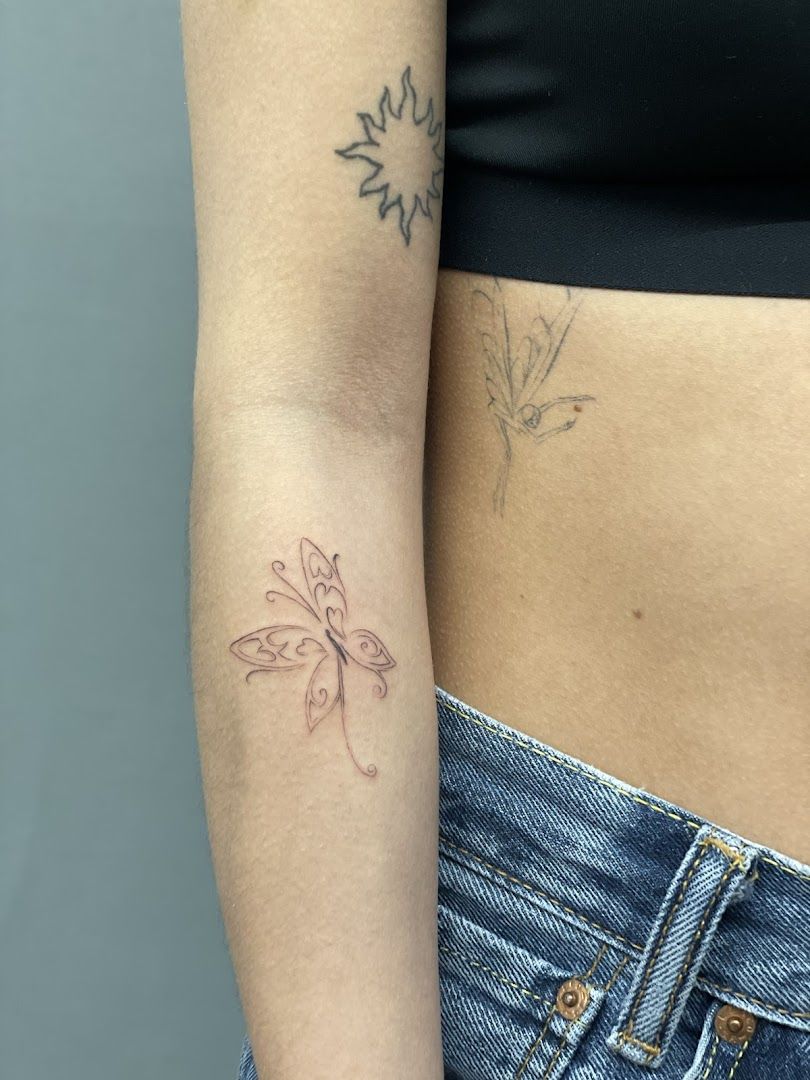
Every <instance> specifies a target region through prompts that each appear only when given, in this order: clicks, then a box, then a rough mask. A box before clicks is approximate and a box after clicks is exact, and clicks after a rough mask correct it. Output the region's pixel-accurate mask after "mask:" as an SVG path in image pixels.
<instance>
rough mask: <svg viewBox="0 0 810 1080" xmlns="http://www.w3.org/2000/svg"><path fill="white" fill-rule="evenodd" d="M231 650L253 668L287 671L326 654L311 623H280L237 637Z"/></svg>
mask: <svg viewBox="0 0 810 1080" xmlns="http://www.w3.org/2000/svg"><path fill="white" fill-rule="evenodd" d="M231 652H232V653H233V654H234V656H238V657H239V659H240V660H244V661H245V663H247V664H250V665H251V667H252V668H253V669H254V670H255V671H291V670H293V669H294V668H300V667H304V666H305V665H306V664H309V663H310V662H311V661H312V659H313V658H314V657H317V656H324V655H326V648H325V647H324V646H323V645H322V644H321V643H320V641H318V640H317V638H316V637H315V636H314V634H313V631H312V629H311V627H308V626H293V625H284V624H280V625H278V626H264V627H262V629H261V630H254V631H253V632H252V633H250V634H245V636H244V637H240V638H237V640H236V641H234V642H233V643H232V644H231Z"/></svg>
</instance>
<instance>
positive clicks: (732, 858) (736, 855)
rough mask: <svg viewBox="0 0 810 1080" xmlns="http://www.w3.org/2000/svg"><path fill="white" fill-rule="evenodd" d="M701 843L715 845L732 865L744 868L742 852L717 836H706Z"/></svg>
mask: <svg viewBox="0 0 810 1080" xmlns="http://www.w3.org/2000/svg"><path fill="white" fill-rule="evenodd" d="M703 843H704V844H708V845H709V846H710V847H716V848H717V850H718V851H722V853H723V854H724V855H725V857H726V858H727V859H728V860H729V862H730V863H731V865H732V866H736V867H739V869H741V870H742V869H744V868H745V858H744V856H743V854H742V852H741V851H738V850H737V848H735V847H732V846H731V844H727V843H726V842H725V841H724V840H721V839H720V838H719V837H718V836H707V837H706V839H705V840H704V841H703Z"/></svg>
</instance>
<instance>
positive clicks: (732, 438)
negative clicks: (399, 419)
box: [426, 270, 810, 860]
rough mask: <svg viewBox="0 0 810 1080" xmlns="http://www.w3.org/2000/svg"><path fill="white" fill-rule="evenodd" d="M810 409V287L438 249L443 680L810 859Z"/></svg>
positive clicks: (436, 519)
mask: <svg viewBox="0 0 810 1080" xmlns="http://www.w3.org/2000/svg"><path fill="white" fill-rule="evenodd" d="M476 290H478V291H476ZM482 294H485V295H482ZM500 301H503V302H505V313H506V324H507V328H508V330H504V326H503V317H502V315H503V312H502V311H500V310H499V308H498V304H499V302H500ZM574 310H575V313H574V314H573V317H572V319H571V322H570V327H569V329H568V332H567V334H566V335H565V337H564V340H563V341H562V345H561V347H560V349H559V353H558V354H557V359H556V362H555V363H554V364H553V366H552V367H551V369H550V371H549V373H548V375H547V376H546V378H545V379H544V380H542V382H540V381H539V379H540V375H539V374H538V373H540V374H542V371H543V370H544V368H545V365H546V364H547V360H544V358H543V354H542V349H541V350H540V351H538V350H535V354H534V368H533V375H532V374H531V373H530V374H528V375H527V374H526V369H525V368H524V367H523V362H524V359H526V358H527V357H528V356H529V354H528V352H523V351H521V341H522V339H524V338H525V337H526V336H527V335H528V334H529V333H530V332H531V327H532V324H533V321H534V337H535V340H536V341H538V342H541V341H542V339H543V337H544V333H545V331H544V329H543V323H542V320H541V321H535V320H537V316H542V317H543V319H545V320H546V322H547V323H548V322H550V321H551V320H552V319H553V318H554V317H555V315H556V316H558V317H559V318H560V319H566V318H567V316H568V315H571V313H572V312H574ZM566 313H567V314H566ZM558 325H560V324H559V323H558ZM507 332H508V336H509V347H508V355H509V356H510V357H511V358H512V360H514V363H513V364H512V365H506V366H503V365H504V354H505V353H506V352H507V350H506V349H505V347H504V346H505V340H506V333H507ZM482 333H487V334H488V335H489V339H488V342H487V343H488V346H489V350H490V352H491V353H493V354H495V359H494V362H493V365H492V367H491V368H490V371H489V374H490V377H491V378H492V383H491V385H490V388H489V390H488V389H487V384H486V377H487V367H486V361H485V349H484V342H483V341H482ZM553 333H554V331H552V335H553ZM524 349H525V346H524ZM499 365H502V366H501V367H499ZM510 382H511V385H510ZM532 382H534V384H535V385H533V386H532V385H531V384H532ZM522 386H525V388H526V392H525V393H524V394H523V397H522V398H521V396H520V390H521V387H522ZM530 391H531V392H530ZM492 395H494V397H495V399H496V401H497V400H500V405H498V404H490V403H489V402H490V398H491V396H492ZM560 398H562V399H566V398H567V399H569V400H567V401H566V400H563V401H560V402H557V399H560ZM552 402H557V403H556V404H549V403H552ZM510 403H511V404H510ZM547 405H548V406H549V407H547V408H544V406H547ZM499 412H500V417H499V416H498V413H499ZM571 420H574V421H575V423H574V424H573V425H572V426H569V427H567V428H566V429H565V430H559V431H557V432H556V433H550V432H552V431H553V429H555V428H562V427H563V426H564V425H566V424H568V422H569V421H571ZM809 424H810V301H805V300H782V299H759V298H743V297H736V298H732V297H718V296H685V295H664V294H655V293H634V292H618V291H610V290H603V289H576V290H572V295H571V296H570V298H569V297H568V294H567V291H566V289H565V288H564V287H562V286H559V285H540V284H536V283H533V282H522V281H515V280H500V281H499V282H496V281H495V279H493V278H491V277H485V276H478V275H472V274H465V273H459V272H456V271H449V270H442V271H440V274H439V287H438V294H437V300H436V315H435V323H434V334H433V355H432V360H431V383H430V401H429V424H428V442H427V474H426V475H427V485H428V488H427V495H428V497H427V536H426V550H427V571H428V599H429V605H430V619H431V637H432V646H433V653H434V664H435V676H436V682H437V683H438V684H439V685H440V686H442V687H444V688H445V689H446V690H449V691H450V692H451V693H453V694H455V695H457V696H458V697H460V698H461V699H463V700H465V701H467V702H469V703H470V704H471V705H473V706H475V707H476V708H479V709H481V710H483V711H484V712H487V713H489V714H490V715H492V716H495V717H497V718H498V719H499V720H502V721H503V722H504V723H507V724H510V725H511V726H513V727H515V728H518V729H519V730H521V731H524V732H526V733H528V734H530V735H532V736H534V737H536V738H538V739H540V740H542V741H543V742H546V743H549V744H551V745H552V746H554V747H556V748H558V749H559V750H562V751H565V752H567V753H570V754H572V755H574V756H576V757H579V758H581V759H583V760H585V761H587V762H589V763H590V764H593V765H596V766H598V767H599V768H601V769H604V770H605V771H607V772H609V773H611V774H613V775H614V776H618V777H620V778H621V779H623V780H626V781H628V782H629V783H632V784H635V785H638V786H639V787H643V788H645V789H647V790H648V791H652V792H654V793H656V794H658V795H660V796H662V797H664V798H667V799H670V800H672V801H673V802H676V803H678V804H680V805H682V806H684V807H686V808H687V809H689V810H691V811H693V812H694V813H697V814H701V815H703V816H705V817H707V818H709V819H711V820H713V821H715V822H716V823H717V824H720V825H722V826H724V827H726V828H729V829H732V830H734V831H736V832H738V833H741V834H742V835H744V836H746V837H747V838H749V839H751V840H754V841H757V842H760V843H763V844H767V845H769V846H772V847H775V848H777V849H779V850H781V851H782V852H784V853H786V854H789V855H793V856H794V857H797V858H800V859H804V860H808V859H810V845H809V844H808V840H807V838H806V835H805V834H806V831H807V828H806V826H807V821H806V813H805V810H804V801H805V798H804V792H805V790H806V782H807V775H808V757H809V756H810V728H809V725H808V717H810V664H809V663H808V662H809V661H810V428H809V427H808V425H809ZM547 433H550V434H547ZM505 435H506V437H507V438H508V446H509V451H507V439H506V438H505ZM508 452H509V453H511V459H510V460H509V462H508V468H506V467H505V466H506V462H507V453H508Z"/></svg>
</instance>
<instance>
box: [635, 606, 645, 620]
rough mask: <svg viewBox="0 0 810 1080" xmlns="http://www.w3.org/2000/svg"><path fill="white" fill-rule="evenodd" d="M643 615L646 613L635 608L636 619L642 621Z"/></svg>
mask: <svg viewBox="0 0 810 1080" xmlns="http://www.w3.org/2000/svg"><path fill="white" fill-rule="evenodd" d="M643 614H644V612H643V611H642V610H641V608H633V615H634V616H635V618H637V619H640V618H641V617H642V615H643Z"/></svg>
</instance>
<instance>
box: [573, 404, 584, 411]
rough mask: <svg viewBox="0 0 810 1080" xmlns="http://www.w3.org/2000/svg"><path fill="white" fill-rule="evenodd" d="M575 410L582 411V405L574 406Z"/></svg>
mask: <svg viewBox="0 0 810 1080" xmlns="http://www.w3.org/2000/svg"><path fill="white" fill-rule="evenodd" d="M574 412H582V406H581V405H575V406H574Z"/></svg>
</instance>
